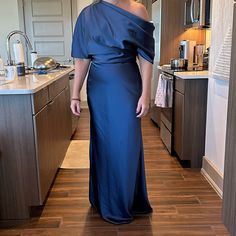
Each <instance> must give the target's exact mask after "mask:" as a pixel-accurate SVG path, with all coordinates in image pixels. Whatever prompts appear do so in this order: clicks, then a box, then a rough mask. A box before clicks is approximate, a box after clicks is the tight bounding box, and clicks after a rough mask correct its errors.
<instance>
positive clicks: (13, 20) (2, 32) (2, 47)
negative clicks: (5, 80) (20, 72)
mask: <svg viewBox="0 0 236 236" xmlns="http://www.w3.org/2000/svg"><path fill="white" fill-rule="evenodd" d="M16 29H19V17H18V5H17V0H7V1H3V0H1V3H0V55H1V56H2V58H3V60H4V62H5V63H6V62H7V51H6V38H7V35H8V33H9V32H10V31H12V30H16Z"/></svg>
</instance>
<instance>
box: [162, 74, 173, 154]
mask: <svg viewBox="0 0 236 236" xmlns="http://www.w3.org/2000/svg"><path fill="white" fill-rule="evenodd" d="M162 78H163V79H164V80H166V85H167V86H166V93H167V96H166V107H162V108H161V118H160V136H161V140H162V141H163V143H164V144H165V146H166V148H167V150H168V151H169V153H170V154H172V150H173V148H172V147H173V125H172V121H173V94H174V89H173V88H174V76H173V75H171V74H168V73H165V72H162Z"/></svg>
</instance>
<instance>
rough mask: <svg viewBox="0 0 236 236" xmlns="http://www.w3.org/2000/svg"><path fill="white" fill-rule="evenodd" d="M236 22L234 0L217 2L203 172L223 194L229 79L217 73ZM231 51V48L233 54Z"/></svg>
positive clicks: (215, 4)
mask: <svg viewBox="0 0 236 236" xmlns="http://www.w3.org/2000/svg"><path fill="white" fill-rule="evenodd" d="M232 22H233V0H214V1H213V9H212V32H211V54H210V78H209V88H208V109H207V128H206V149H205V157H204V160H203V171H205V174H206V176H207V178H208V180H209V181H210V182H211V183H212V184H213V186H215V187H216V190H217V191H218V193H219V194H220V195H221V194H222V187H223V186H222V184H223V182H222V180H223V172H224V156H225V139H226V121H227V105H228V88H229V83H228V80H225V79H223V77H222V78H220V77H218V78H214V76H213V71H214V70H215V65H216V63H217V61H218V59H219V55H220V54H219V53H220V52H221V48H222V47H223V46H224V41H225V38H226V36H227V35H228V32H229V27H230V26H232ZM230 50H231V49H229V51H230Z"/></svg>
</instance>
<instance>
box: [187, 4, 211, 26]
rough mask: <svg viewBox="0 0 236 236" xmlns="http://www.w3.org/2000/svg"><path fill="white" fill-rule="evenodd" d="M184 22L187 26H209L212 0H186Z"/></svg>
mask: <svg viewBox="0 0 236 236" xmlns="http://www.w3.org/2000/svg"><path fill="white" fill-rule="evenodd" d="M184 24H185V26H186V27H203V28H209V27H210V24H211V0H186V2H185V17H184Z"/></svg>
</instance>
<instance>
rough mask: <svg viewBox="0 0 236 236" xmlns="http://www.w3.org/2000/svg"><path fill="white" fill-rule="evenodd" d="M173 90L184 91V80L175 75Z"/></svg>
mask: <svg viewBox="0 0 236 236" xmlns="http://www.w3.org/2000/svg"><path fill="white" fill-rule="evenodd" d="M175 78H176V79H175V90H177V91H179V92H180V93H182V94H184V92H185V81H184V80H183V79H180V78H178V77H175Z"/></svg>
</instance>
